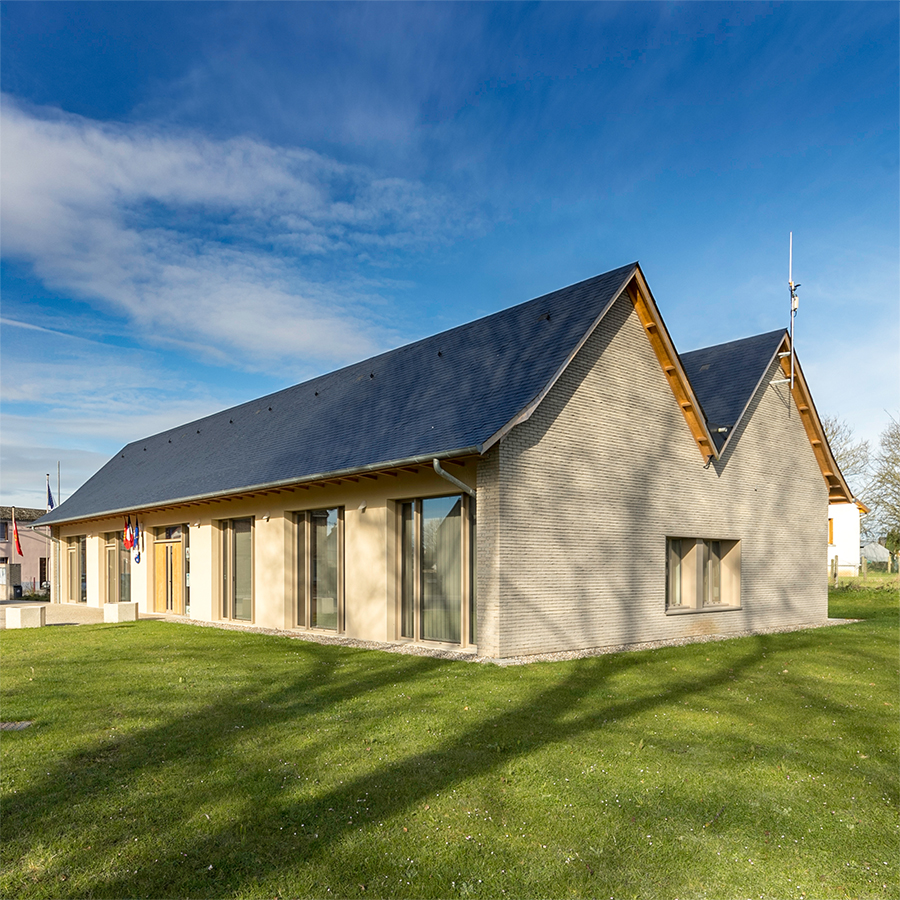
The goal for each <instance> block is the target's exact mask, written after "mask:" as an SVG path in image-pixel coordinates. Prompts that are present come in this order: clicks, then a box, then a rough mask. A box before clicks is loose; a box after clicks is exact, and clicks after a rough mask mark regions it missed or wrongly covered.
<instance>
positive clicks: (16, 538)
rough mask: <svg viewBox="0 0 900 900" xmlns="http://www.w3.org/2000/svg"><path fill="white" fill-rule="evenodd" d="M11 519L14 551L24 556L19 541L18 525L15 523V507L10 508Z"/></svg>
mask: <svg viewBox="0 0 900 900" xmlns="http://www.w3.org/2000/svg"><path fill="white" fill-rule="evenodd" d="M12 520H13V541H14V542H15V545H16V553H18V554H19V556H24V555H25V554H24V553H23V552H22V545H21V544H20V543H19V526H18V525H16V508H15V507H13V508H12Z"/></svg>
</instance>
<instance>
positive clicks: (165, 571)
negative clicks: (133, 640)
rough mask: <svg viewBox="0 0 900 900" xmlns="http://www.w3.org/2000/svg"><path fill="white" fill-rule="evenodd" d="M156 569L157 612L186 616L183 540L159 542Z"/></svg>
mask: <svg viewBox="0 0 900 900" xmlns="http://www.w3.org/2000/svg"><path fill="white" fill-rule="evenodd" d="M154 553H155V567H156V604H155V607H154V608H155V610H156V612H170V613H174V614H175V615H178V616H183V615H184V550H183V549H182V545H181V538H178V540H173V541H159V540H158V541H157V542H156V544H155V545H154Z"/></svg>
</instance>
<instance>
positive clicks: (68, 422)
mask: <svg viewBox="0 0 900 900" xmlns="http://www.w3.org/2000/svg"><path fill="white" fill-rule="evenodd" d="M0 324H2V326H3V354H2V357H0V364H2V372H0V374H2V378H0V408H2V430H0V433H2V440H0V472H2V485H0V495H2V502H3V503H6V504H10V503H17V504H20V505H23V506H38V507H39V506H41V505H42V500H41V498H40V497H39V496H36V492H40V490H41V487H42V485H43V483H44V475H45V473H46V472H49V471H52V472H54V473H55V471H56V462H57V460H59V461H60V463H61V467H62V472H63V483H64V487H65V490H64V492H63V495H64V497H66V496H69V495H70V494H71V493H72V492H73V491H74V490H75V489H76V488H77V487H78V486H79V485H81V484H82V483H84V481H86V480H87V479H88V478H89V477H90V476H91V475H93V473H94V472H95V471H97V469H99V468H100V467H101V466H102V465H103V464H105V463H106V462H107V460H108V459H109V458H110V457H111V456H112V455H113V453H115V452H116V451H117V450H118V449H119V448H120V447H121V446H122V445H124V444H126V443H128V442H129V441H132V440H137V439H138V438H140V437H142V436H144V435H147V434H154V433H156V432H159V431H163V430H165V429H167V428H171V427H174V426H176V425H179V424H181V423H183V422H187V421H191V420H192V419H196V418H199V417H201V416H204V415H208V414H209V413H211V412H214V411H216V410H218V409H221V408H223V407H226V406H228V405H230V404H232V403H234V402H238V401H240V400H242V399H245V398H244V397H235V396H234V395H233V394H232V393H230V392H229V391H228V390H227V389H225V388H222V389H221V391H220V392H219V393H218V394H216V393H214V392H213V390H211V389H210V388H209V387H208V386H204V385H199V384H196V383H191V382H189V381H187V380H186V379H184V378H182V377H179V375H178V373H177V372H171V371H169V370H168V369H167V368H166V366H165V364H164V362H163V360H162V357H161V355H160V354H158V353H153V352H150V351H142V350H134V349H127V350H126V349H123V348H120V347H116V346H111V345H108V344H103V343H98V342H95V341H90V340H86V339H84V338H79V337H74V336H71V335H67V334H64V333H62V332H59V331H54V330H52V329H47V328H41V327H38V326H34V325H30V324H28V323H22V322H17V321H15V320H11V319H9V318H4V319H3V320H2V323H0ZM48 341H49V342H52V353H49V352H47V347H48ZM53 483H54V493H55V474H54V475H53Z"/></svg>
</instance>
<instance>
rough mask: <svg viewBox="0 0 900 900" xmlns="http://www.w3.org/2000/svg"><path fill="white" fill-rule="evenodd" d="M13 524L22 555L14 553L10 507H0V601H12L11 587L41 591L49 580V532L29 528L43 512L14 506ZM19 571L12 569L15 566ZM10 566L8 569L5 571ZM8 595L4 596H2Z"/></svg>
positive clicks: (44, 529)
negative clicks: (16, 529)
mask: <svg viewBox="0 0 900 900" xmlns="http://www.w3.org/2000/svg"><path fill="white" fill-rule="evenodd" d="M15 511H16V524H17V525H18V531H19V544H20V545H21V547H22V553H23V554H24V555H23V556H19V554H18V553H17V552H16V544H15V541H14V540H13V526H12V516H13V507H11V506H0V567H3V570H2V572H0V599H3V600H6V599H12V598H13V593H12V588H13V587H14V586H15V585H17V584H18V585H21V586H22V589H23V591H25V592H26V593H28V592H31V593H33V592H35V591H40V590H41V585H43V584H46V583H47V582H48V581H49V578H50V574H49V573H50V565H49V557H50V532H49V529H47V528H38V529H32V525H33V524H34V522H35V521H37V520H38V519H39V518H40V517H41V516H43V515H44V513H45V510H43V509H28V508H26V507H22V506H17V507H15ZM16 566H18V567H19V568H18V569H16V568H15V567H16ZM9 567H12V568H9ZM7 594H8V595H9V596H8V597H7V596H6V595H7Z"/></svg>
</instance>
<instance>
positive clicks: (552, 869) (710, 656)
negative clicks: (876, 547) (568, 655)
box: [0, 586, 900, 898]
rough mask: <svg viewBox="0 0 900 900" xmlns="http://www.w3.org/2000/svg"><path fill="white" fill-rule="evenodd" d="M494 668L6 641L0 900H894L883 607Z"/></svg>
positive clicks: (73, 636)
mask: <svg viewBox="0 0 900 900" xmlns="http://www.w3.org/2000/svg"><path fill="white" fill-rule="evenodd" d="M831 612H832V615H835V616H842V617H855V618H862V619H864V620H865V621H863V622H859V623H855V624H848V625H841V626H836V627H830V628H821V629H813V630H808V631H801V632H793V633H790V634H781V635H767V636H764V637H752V638H740V639H735V640H729V641H720V642H713V643H706V644H694V645H691V646H686V647H678V648H668V649H663V650H655V651H647V652H639V653H624V654H618V655H608V656H601V657H594V658H591V659H584V660H577V661H571V662H564V663H537V664H532V665H528V666H517V667H507V668H499V667H496V666H491V665H477V664H472V663H461V662H447V661H442V660H434V659H430V658H421V657H411V656H402V655H395V654H388V653H379V652H372V651H359V650H351V649H347V648H339V647H332V646H322V645H317V644H311V643H306V642H303V641H298V640H292V639H289V638H282V637H271V636H264V635H256V634H248V633H244V632H237V631H222V630H218V629H211V628H199V627H193V626H189V625H180V624H174V623H165V622H153V621H142V622H139V623H134V624H127V625H117V626H113V625H96V626H79V627H77V628H74V627H59V628H45V629H42V630H41V631H6V632H2V633H0V641H2V718H3V720H4V721H13V720H33V722H34V724H33V725H32V726H31V727H30V728H27V729H25V730H22V731H15V732H10V731H4V732H3V733H2V763H3V765H2V814H3V818H2V873H0V896H3V897H18V898H26V897H154V898H156V897H268V898H272V897H500V896H503V895H504V894H505V895H508V896H510V897H568V896H576V897H581V896H584V897H616V898H620V897H648V896H650V897H679V898H686V897H724V898H732V897H774V898H785V897H790V898H794V897H796V898H801V897H827V898H836V897H854V898H856V897H890V898H893V897H897V896H900V883H898V859H900V831H898V753H897V750H898V739H900V733H898V732H900V728H898V627H897V626H898V595H897V593H896V591H895V590H893V589H890V588H887V587H874V588H873V587H871V586H870V587H869V588H868V589H866V590H860V589H852V588H846V589H842V590H838V591H835V592H833V593H832V608H831Z"/></svg>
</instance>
